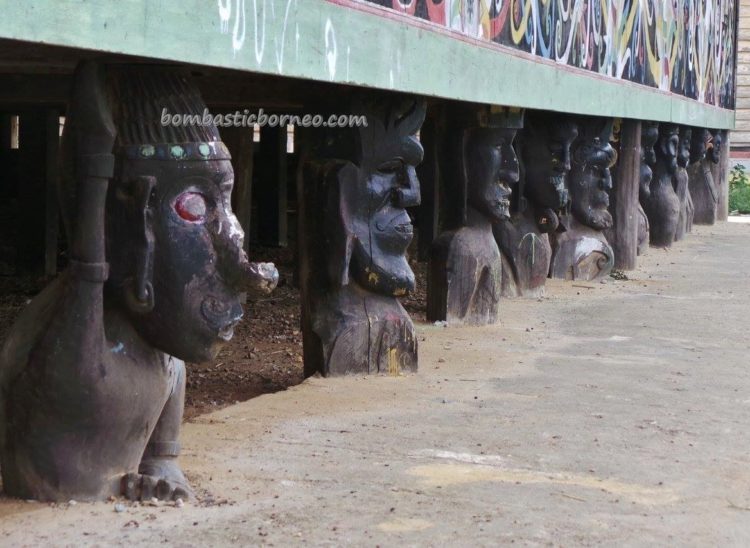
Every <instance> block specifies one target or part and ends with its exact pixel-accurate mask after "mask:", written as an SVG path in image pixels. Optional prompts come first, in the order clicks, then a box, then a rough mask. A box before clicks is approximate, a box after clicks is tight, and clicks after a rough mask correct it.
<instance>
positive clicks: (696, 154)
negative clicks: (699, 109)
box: [690, 128, 711, 164]
mask: <svg viewBox="0 0 750 548" xmlns="http://www.w3.org/2000/svg"><path fill="white" fill-rule="evenodd" d="M710 139H711V136H710V135H709V133H708V131H707V130H705V129H703V128H694V129H693V132H692V134H691V138H690V163H691V164H694V163H695V162H700V161H701V160H703V159H704V158H705V157H706V144H707V143H708V141H709V140H710Z"/></svg>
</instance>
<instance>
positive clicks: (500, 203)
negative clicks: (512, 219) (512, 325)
mask: <svg viewBox="0 0 750 548" xmlns="http://www.w3.org/2000/svg"><path fill="white" fill-rule="evenodd" d="M451 117H452V120H451V123H450V124H449V127H448V136H449V137H448V139H449V143H448V146H447V150H446V151H445V152H446V155H447V156H448V157H447V158H445V159H444V165H447V166H449V169H450V172H448V173H445V174H444V176H443V180H444V181H445V192H446V196H447V197H448V201H449V204H450V205H452V207H453V210H454V211H453V212H452V213H453V217H454V222H453V223H452V224H453V226H454V228H452V229H450V230H447V231H446V232H443V233H442V234H441V235H440V237H439V238H437V239H436V240H435V242H433V244H432V248H431V250H430V270H429V275H428V285H427V319H428V320H430V321H434V320H446V321H448V323H449V324H469V325H485V324H491V323H495V322H496V321H497V313H498V305H499V301H500V293H501V289H502V276H503V261H502V259H501V256H500V250H499V249H498V246H497V243H495V238H494V236H493V233H492V224H493V223H499V222H503V221H506V220H507V219H508V218H509V215H510V213H509V207H510V196H511V191H512V187H513V186H514V185H515V184H516V183H517V182H518V159H517V158H516V153H515V150H513V138H514V137H515V134H516V131H517V129H518V128H519V127H520V126H521V125H522V123H523V115H522V112H521V111H510V110H507V109H503V108H500V107H486V106H482V107H480V106H477V107H471V106H459V107H456V108H455V110H454V112H452V113H451Z"/></svg>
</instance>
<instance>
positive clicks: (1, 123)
mask: <svg viewBox="0 0 750 548" xmlns="http://www.w3.org/2000/svg"><path fill="white" fill-rule="evenodd" d="M10 117H11V115H10V114H6V113H4V112H3V113H0V150H2V151H5V150H8V149H10Z"/></svg>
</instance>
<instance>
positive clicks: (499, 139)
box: [464, 127, 518, 222]
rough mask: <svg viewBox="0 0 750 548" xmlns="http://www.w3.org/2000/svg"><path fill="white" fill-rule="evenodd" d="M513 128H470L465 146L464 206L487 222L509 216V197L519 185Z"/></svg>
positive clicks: (514, 131)
mask: <svg viewBox="0 0 750 548" xmlns="http://www.w3.org/2000/svg"><path fill="white" fill-rule="evenodd" d="M515 135H516V130H515V129H508V128H489V127H486V128H473V129H470V130H468V131H467V134H466V138H465V144H464V156H465V158H464V166H465V168H464V169H465V172H466V187H467V188H466V190H467V196H466V198H467V203H468V205H469V206H471V207H473V208H474V209H476V210H477V211H479V212H480V213H482V214H484V215H486V216H487V217H488V218H489V219H490V221H493V222H498V221H502V220H505V219H508V218H509V217H510V209H509V208H510V195H511V192H512V187H513V186H515V185H516V183H518V158H517V157H516V152H515V150H514V149H513V138H514V137H515Z"/></svg>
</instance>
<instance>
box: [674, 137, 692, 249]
mask: <svg viewBox="0 0 750 548" xmlns="http://www.w3.org/2000/svg"><path fill="white" fill-rule="evenodd" d="M691 148H692V129H691V128H690V127H686V126H680V144H679V148H678V151H677V170H676V171H675V174H674V180H673V183H674V191H675V194H677V199H678V200H679V202H680V215H679V217H678V219H677V230H676V231H675V234H674V239H675V241H676V242H678V241H680V240H682V239H683V238H684V237H685V234H687V233H688V232H690V230H691V229H692V226H693V202H692V200H691V198H690V189H689V188H688V172H687V166H688V164H689V163H690V150H691Z"/></svg>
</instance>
